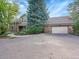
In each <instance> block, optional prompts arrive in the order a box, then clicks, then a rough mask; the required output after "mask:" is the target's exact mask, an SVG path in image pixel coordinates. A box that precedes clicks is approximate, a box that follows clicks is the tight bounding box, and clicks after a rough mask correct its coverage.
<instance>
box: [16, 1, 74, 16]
mask: <svg viewBox="0 0 79 59" xmlns="http://www.w3.org/2000/svg"><path fill="white" fill-rule="evenodd" d="M16 2H18V3H19V5H20V9H19V11H20V14H19V15H23V14H24V13H25V12H26V10H27V6H28V3H27V0H17V1H16ZM71 2H72V0H46V4H47V8H48V12H50V14H49V16H50V17H58V16H68V15H69V12H68V11H67V6H68V4H69V3H71Z"/></svg>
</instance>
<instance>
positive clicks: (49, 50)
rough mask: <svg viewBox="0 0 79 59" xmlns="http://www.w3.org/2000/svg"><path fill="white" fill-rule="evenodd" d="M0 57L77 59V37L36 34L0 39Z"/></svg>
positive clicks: (78, 44) (78, 58) (0, 58)
mask: <svg viewBox="0 0 79 59" xmlns="http://www.w3.org/2000/svg"><path fill="white" fill-rule="evenodd" d="M0 59H79V37H78V36H73V35H68V34H63V35H62V34H61V35H55V34H37V35H27V36H17V37H16V38H15V39H0Z"/></svg>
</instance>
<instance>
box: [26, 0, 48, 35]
mask: <svg viewBox="0 0 79 59" xmlns="http://www.w3.org/2000/svg"><path fill="white" fill-rule="evenodd" d="M28 3H29V6H28V11H27V14H28V15H27V20H28V21H27V22H28V24H27V25H28V26H27V32H28V33H29V34H34V33H40V32H42V31H43V27H44V24H45V23H46V21H47V20H48V13H47V9H46V4H45V0H28Z"/></svg>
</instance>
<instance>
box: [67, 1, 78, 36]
mask: <svg viewBox="0 0 79 59" xmlns="http://www.w3.org/2000/svg"><path fill="white" fill-rule="evenodd" d="M68 9H69V11H70V15H71V17H72V19H73V31H74V34H76V35H79V0H74V2H73V3H71V4H70V5H69V8H68Z"/></svg>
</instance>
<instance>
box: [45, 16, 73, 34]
mask: <svg viewBox="0 0 79 59" xmlns="http://www.w3.org/2000/svg"><path fill="white" fill-rule="evenodd" d="M72 24H73V20H72V19H71V18H70V17H68V16H64V17H52V18H50V19H49V20H48V21H47V24H46V25H45V28H44V32H45V33H54V34H68V33H71V32H72Z"/></svg>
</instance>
